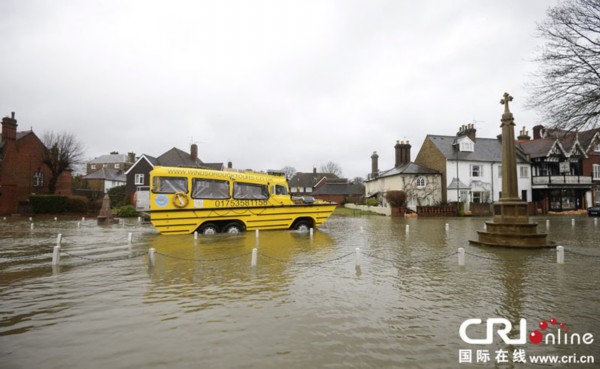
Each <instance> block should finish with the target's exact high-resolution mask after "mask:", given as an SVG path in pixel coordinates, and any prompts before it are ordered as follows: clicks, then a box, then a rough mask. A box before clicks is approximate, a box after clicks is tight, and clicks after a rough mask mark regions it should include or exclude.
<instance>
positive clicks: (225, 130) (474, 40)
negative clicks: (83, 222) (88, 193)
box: [0, 0, 556, 178]
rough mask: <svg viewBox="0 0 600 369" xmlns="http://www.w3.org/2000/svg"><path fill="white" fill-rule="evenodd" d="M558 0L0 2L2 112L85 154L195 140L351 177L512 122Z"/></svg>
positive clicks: (185, 146)
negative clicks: (404, 146) (427, 145)
mask: <svg viewBox="0 0 600 369" xmlns="http://www.w3.org/2000/svg"><path fill="white" fill-rule="evenodd" d="M555 4H556V1H554V0H552V1H549V0H546V1H540V0H527V1H523V0H504V1H497V0H494V1H491V0H490V1H487V0H465V1H459V0H453V1H442V0H438V1H433V0H419V1H373V0H369V1H367V0H363V1H327V0H318V1H310V0H301V1H281V0H275V1H148V0H140V1H117V0H114V1H28V0H2V1H0V45H1V50H2V55H1V57H0V76H2V77H1V86H0V115H2V116H8V115H9V114H10V112H11V111H15V112H16V118H17V120H18V124H19V127H18V130H29V129H30V128H33V130H34V132H35V133H36V134H37V135H38V136H40V137H42V136H43V134H44V132H47V131H50V130H53V131H55V132H69V133H73V134H74V135H75V136H76V138H77V139H78V140H79V141H80V142H81V143H82V145H83V146H84V147H85V148H86V153H85V155H86V158H88V159H91V158H94V157H97V156H100V155H103V154H108V153H109V152H111V151H118V152H120V153H126V152H135V153H136V154H137V155H141V154H143V153H145V154H149V155H152V156H158V155H160V154H162V153H163V152H165V151H167V150H169V149H170V148H172V147H177V148H180V149H182V150H185V151H189V147H190V145H191V144H192V143H196V144H198V147H199V157H200V159H202V160H203V161H205V162H227V161H232V162H233V164H234V167H236V168H254V169H257V170H266V169H271V168H274V169H280V168H282V167H284V166H293V167H294V168H296V169H297V170H298V171H304V172H307V171H311V170H312V167H313V166H317V167H319V166H320V165H321V164H324V163H326V162H328V161H333V162H335V163H338V164H339V165H340V167H341V168H342V171H343V175H344V176H345V177H348V178H354V177H357V176H361V177H364V176H366V174H367V173H368V172H369V171H370V168H371V159H370V156H371V154H372V153H373V151H375V150H376V151H377V152H378V154H379V156H380V158H379V168H380V169H389V168H391V167H393V165H394V149H393V146H394V144H395V142H396V140H409V141H410V143H411V144H412V159H413V160H414V158H416V156H417V152H418V150H419V148H420V147H421V144H422V143H423V140H424V139H425V136H426V135H427V134H442V135H454V134H455V133H456V131H457V130H458V127H459V126H460V125H462V124H467V123H475V127H476V128H477V135H478V136H479V137H495V136H496V135H497V134H499V133H500V128H499V125H500V117H501V114H502V111H503V108H502V106H501V105H500V103H499V101H500V99H501V97H502V94H503V93H504V92H505V91H508V92H509V93H511V95H513V97H514V101H513V104H512V107H511V110H512V111H513V113H514V114H515V120H516V123H517V128H520V127H521V126H523V125H525V126H527V129H529V130H531V127H532V126H533V125H535V124H537V123H543V122H540V121H539V117H538V114H537V113H536V112H535V111H531V110H525V108H524V103H525V101H526V99H527V89H526V88H525V84H526V83H527V82H528V81H531V74H532V73H533V72H534V71H535V70H536V65H535V64H534V63H533V62H532V61H531V59H532V58H533V56H534V55H535V53H536V51H537V50H538V49H539V47H540V46H541V40H539V39H538V38H536V37H535V36H536V34H535V27H536V22H540V21H542V20H543V19H544V18H545V16H546V9H547V8H548V7H549V6H552V5H555Z"/></svg>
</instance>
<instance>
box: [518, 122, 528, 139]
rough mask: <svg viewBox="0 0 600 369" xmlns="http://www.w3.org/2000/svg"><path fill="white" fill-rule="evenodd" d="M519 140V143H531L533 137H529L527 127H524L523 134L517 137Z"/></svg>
mask: <svg viewBox="0 0 600 369" xmlns="http://www.w3.org/2000/svg"><path fill="white" fill-rule="evenodd" d="M517 140H519V141H529V140H531V137H529V132H527V131H526V130H525V126H523V129H522V130H521V132H520V133H519V135H518V136H517Z"/></svg>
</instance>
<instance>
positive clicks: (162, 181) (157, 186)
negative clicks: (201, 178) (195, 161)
mask: <svg viewBox="0 0 600 369" xmlns="http://www.w3.org/2000/svg"><path fill="white" fill-rule="evenodd" d="M152 192H154V193H175V192H185V193H187V192H188V185H187V179H186V178H184V177H154V178H153V180H152Z"/></svg>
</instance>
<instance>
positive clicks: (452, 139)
mask: <svg viewBox="0 0 600 369" xmlns="http://www.w3.org/2000/svg"><path fill="white" fill-rule="evenodd" d="M415 161H416V163H418V164H421V165H425V166H427V167H429V168H433V169H436V170H438V171H440V172H441V173H442V184H443V198H444V201H447V202H455V201H457V200H458V201H460V202H462V203H464V204H465V210H468V209H469V204H470V203H492V202H494V201H498V200H499V199H500V193H501V191H502V141H501V139H500V138H478V137H476V129H475V128H474V126H473V124H468V125H463V126H462V127H461V128H460V129H459V131H458V133H457V134H456V136H441V135H427V137H426V138H425V141H424V142H423V145H422V146H421V150H420V151H419V154H418V155H417V158H416V160H415ZM530 172H531V170H530V164H529V162H528V161H527V159H526V158H525V156H524V155H523V154H522V153H521V152H520V151H519V150H517V178H518V188H519V191H520V194H521V198H522V199H523V200H525V201H527V202H531V201H532V193H531V173H530Z"/></svg>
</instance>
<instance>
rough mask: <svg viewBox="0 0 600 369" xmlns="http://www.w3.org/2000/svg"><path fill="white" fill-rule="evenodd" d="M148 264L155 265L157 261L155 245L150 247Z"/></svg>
mask: <svg viewBox="0 0 600 369" xmlns="http://www.w3.org/2000/svg"><path fill="white" fill-rule="evenodd" d="M148 262H149V264H148V266H150V267H153V266H154V263H155V262H156V249H155V248H154V247H152V248H150V249H148Z"/></svg>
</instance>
